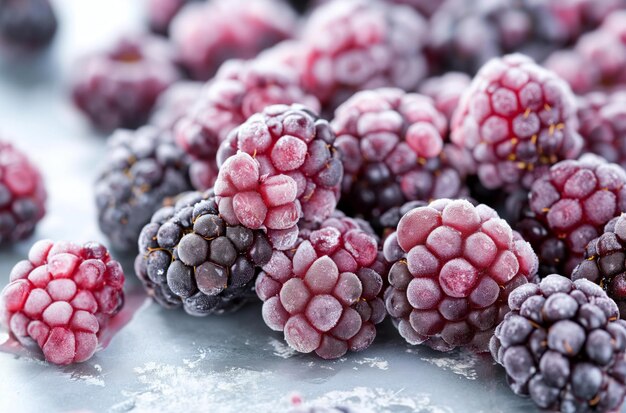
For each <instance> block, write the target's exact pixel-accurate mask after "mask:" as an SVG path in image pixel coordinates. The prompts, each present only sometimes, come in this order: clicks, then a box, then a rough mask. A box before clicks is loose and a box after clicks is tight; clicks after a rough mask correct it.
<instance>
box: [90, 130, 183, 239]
mask: <svg viewBox="0 0 626 413" xmlns="http://www.w3.org/2000/svg"><path fill="white" fill-rule="evenodd" d="M188 170H189V159H188V158H187V155H186V154H185V153H184V152H182V151H181V150H180V149H179V148H178V147H176V145H175V144H174V140H173V138H172V136H171V134H170V133H168V132H167V131H159V130H158V129H157V128H155V127H152V126H144V127H142V128H141V129H139V130H137V131H134V132H133V131H128V130H118V131H117V132H115V133H114V134H113V135H112V136H111V137H110V138H109V142H108V153H107V158H106V160H105V164H104V168H103V170H102V172H101V174H100V176H99V177H98V180H97V181H96V185H95V195H96V206H97V208H98V224H99V225H100V230H101V231H102V232H103V233H104V234H105V235H106V236H107V237H108V238H109V241H110V245H111V247H113V248H115V249H116V250H120V251H124V250H126V251H133V250H134V249H135V248H136V246H137V237H138V236H139V232H140V231H141V228H142V227H143V226H144V225H146V224H147V223H148V222H149V221H150V217H151V216H152V214H153V213H154V212H155V211H156V210H157V209H158V208H159V207H160V205H161V203H162V202H163V201H164V200H166V199H167V198H169V197H173V196H175V195H178V194H179V193H181V192H183V191H188V190H189V189H191V183H190V182H189V176H188Z"/></svg>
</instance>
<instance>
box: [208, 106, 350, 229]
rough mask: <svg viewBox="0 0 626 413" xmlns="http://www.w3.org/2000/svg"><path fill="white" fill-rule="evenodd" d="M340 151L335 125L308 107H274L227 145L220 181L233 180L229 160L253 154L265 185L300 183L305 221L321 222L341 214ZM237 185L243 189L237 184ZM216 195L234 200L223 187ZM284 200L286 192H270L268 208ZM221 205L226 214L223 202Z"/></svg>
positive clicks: (220, 155)
mask: <svg viewBox="0 0 626 413" xmlns="http://www.w3.org/2000/svg"><path fill="white" fill-rule="evenodd" d="M334 145H335V134H334V133H333V131H332V130H331V128H330V125H329V124H328V122H327V121H325V120H324V119H321V118H319V117H318V116H317V115H316V114H315V112H314V111H312V110H310V109H308V108H306V107H304V106H302V105H291V106H286V105H273V106H268V107H266V108H265V109H264V110H263V111H262V112H260V113H257V114H255V115H253V116H251V117H250V118H249V119H248V120H247V121H246V122H245V123H243V124H242V125H240V126H239V127H238V128H237V129H235V130H233V131H232V132H231V133H230V136H229V138H228V140H227V141H225V142H224V143H223V144H222V145H221V147H220V150H219V153H218V156H217V162H218V166H220V172H219V174H220V175H219V176H218V181H220V180H221V176H222V175H223V174H224V175H225V174H227V173H228V174H230V175H231V176H232V175H233V174H232V173H231V172H226V171H225V165H226V163H225V161H226V160H227V159H228V157H229V156H232V155H234V154H235V153H236V152H237V151H241V152H243V153H247V154H249V155H250V156H252V157H253V158H254V159H255V160H256V162H257V163H258V164H259V173H260V176H262V177H265V178H264V179H267V180H275V179H278V177H280V176H286V177H289V178H290V180H292V181H295V183H296V185H297V190H296V198H297V200H298V201H299V202H300V204H301V206H302V217H303V219H304V220H305V221H313V222H321V221H323V220H324V219H326V218H327V217H329V216H330V214H331V213H332V212H333V211H334V210H335V206H336V205H337V201H338V199H339V192H340V185H341V179H342V176H343V165H342V163H341V160H340V157H339V152H338V151H337V150H336V148H335V146H334ZM234 172H237V171H234ZM236 175H237V179H242V180H247V177H246V176H245V175H244V173H241V172H237V173H236ZM232 178H234V177H232ZM281 179H282V178H281ZM233 183H234V184H235V185H239V184H237V183H235V182H234V180H233ZM277 188H278V187H277ZM290 193H291V192H289V194H290ZM215 194H216V195H217V196H218V197H220V198H224V197H231V196H233V194H231V193H222V189H221V188H220V189H218V186H217V184H216V186H215ZM284 197H286V195H285V192H284V191H282V190H280V191H278V190H277V191H272V192H271V193H270V192H268V193H267V194H266V195H264V198H265V200H264V203H265V204H266V205H267V206H269V207H271V206H273V205H282V202H283V201H281V199H283V198H284ZM289 202H291V201H289ZM218 203H219V204H220V211H222V201H221V200H220V201H218ZM257 212H258V211H257Z"/></svg>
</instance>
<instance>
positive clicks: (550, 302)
mask: <svg viewBox="0 0 626 413" xmlns="http://www.w3.org/2000/svg"><path fill="white" fill-rule="evenodd" d="M509 307H510V308H511V312H510V313H508V314H507V315H506V316H505V318H504V320H503V321H502V322H501V323H500V324H499V325H498V327H497V328H496V331H495V335H494V337H493V338H492V339H491V343H490V350H491V354H492V355H493V358H494V359H495V360H496V361H497V362H498V363H499V364H501V365H502V366H503V367H504V369H505V370H506V373H507V378H508V381H509V384H510V386H511V389H512V390H513V391H514V392H515V393H516V394H518V395H524V396H530V398H531V400H532V401H533V402H534V403H535V404H537V405H538V406H539V407H540V408H542V409H547V410H549V411H560V412H581V413H582V412H588V413H593V412H597V413H600V412H614V411H617V410H618V409H619V406H620V405H621V404H622V401H623V399H624V394H625V393H626V384H625V383H626V323H625V322H624V321H622V320H617V321H615V320H616V319H617V318H618V317H619V310H618V308H617V305H615V302H614V301H613V300H611V299H610V298H609V297H607V295H606V294H605V293H604V291H602V289H601V288H600V287H599V286H597V285H596V284H594V283H592V282H590V281H588V280H577V281H574V282H572V281H571V280H569V279H567V278H565V277H562V276H560V275H556V274H553V275H550V276H548V277H546V278H544V279H543V280H542V281H541V283H540V284H539V285H537V284H526V285H522V286H520V287H518V288H516V289H515V290H513V292H511V294H510V295H509Z"/></svg>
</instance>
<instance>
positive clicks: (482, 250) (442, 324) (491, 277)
mask: <svg viewBox="0 0 626 413" xmlns="http://www.w3.org/2000/svg"><path fill="white" fill-rule="evenodd" d="M384 253H385V259H386V260H388V261H389V262H392V263H393V266H392V267H391V270H390V271H389V284H391V285H390V287H389V288H388V289H387V290H386V291H385V304H386V307H387V311H388V312H389V315H390V316H391V317H392V318H393V319H394V322H395V323H396V325H397V327H398V330H399V332H400V334H401V335H402V337H404V338H405V339H406V340H407V341H408V342H409V343H411V344H421V343H425V344H427V345H429V346H431V347H433V348H435V349H438V350H442V351H448V350H451V349H453V348H455V347H459V346H467V347H470V348H472V349H475V350H478V351H486V350H487V346H488V342H489V338H490V337H491V335H492V334H493V329H494V328H495V326H496V325H497V323H498V322H499V321H500V320H501V318H502V317H503V316H504V314H505V313H506V312H507V310H508V307H507V297H508V294H509V293H510V292H511V290H512V289H513V288H515V287H516V286H518V285H520V284H525V283H527V282H528V281H534V279H535V276H536V272H537V256H536V255H535V253H534V252H533V250H532V248H531V247H530V244H528V243H527V242H525V241H523V240H522V239H521V238H520V237H519V236H518V235H516V234H514V233H513V231H512V230H511V227H509V225H508V224H507V223H506V221H504V220H503V219H500V218H499V217H498V214H497V213H496V212H495V211H494V210H493V209H491V208H489V207H488V206H486V205H483V204H480V205H478V206H476V207H475V206H473V205H472V204H470V203H469V202H467V201H465V200H449V199H441V200H437V201H434V202H432V203H431V204H430V205H429V206H425V207H419V208H415V209H413V210H411V211H409V212H408V213H406V214H405V215H404V216H403V217H402V219H401V220H400V223H399V224H398V230H397V232H395V233H394V234H392V235H390V236H389V237H388V238H387V240H386V241H385V245H384Z"/></svg>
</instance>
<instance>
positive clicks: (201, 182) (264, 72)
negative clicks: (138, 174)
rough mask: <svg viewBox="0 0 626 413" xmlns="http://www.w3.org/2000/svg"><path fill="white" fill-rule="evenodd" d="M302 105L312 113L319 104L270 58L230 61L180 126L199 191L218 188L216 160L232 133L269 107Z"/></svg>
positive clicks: (293, 74) (285, 68)
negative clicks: (221, 147)
mask: <svg viewBox="0 0 626 413" xmlns="http://www.w3.org/2000/svg"><path fill="white" fill-rule="evenodd" d="M292 103H302V104H304V105H307V106H308V107H310V108H311V109H313V110H318V109H319V102H318V101H317V99H316V98H315V97H313V96H312V95H307V94H306V93H304V92H303V91H302V88H301V87H300V80H299V79H298V76H297V74H296V72H295V71H294V70H293V69H291V68H289V67H288V66H286V65H284V64H280V63H277V62H275V61H270V60H269V59H256V60H252V61H248V62H244V61H241V60H229V61H228V62H226V63H224V64H223V65H222V66H221V68H220V70H219V71H218V73H217V75H216V76H215V78H213V80H212V81H211V82H209V84H208V85H207V87H206V88H205V90H204V91H203V92H202V94H201V96H200V98H199V99H198V100H197V103H196V104H195V105H194V106H193V107H192V108H191V109H190V110H189V111H188V112H187V114H186V116H184V117H183V119H182V120H181V121H180V122H179V123H178V125H177V127H176V142H177V144H178V145H179V146H180V147H181V148H183V149H184V150H185V151H186V152H187V153H189V154H190V155H191V156H192V157H193V159H194V162H193V164H192V166H191V172H190V175H191V181H192V183H193V185H194V187H195V188H196V189H198V190H204V189H208V188H210V187H212V186H213V183H214V181H215V178H216V177H217V165H216V163H215V156H216V153H217V150H218V147H219V145H220V143H221V142H222V141H224V140H225V139H226V137H227V136H228V134H229V133H230V132H231V131H232V130H233V129H235V128H236V127H237V126H239V125H240V124H242V123H244V122H245V121H246V119H248V118H249V117H250V116H252V115H253V114H255V113H257V112H261V111H263V109H265V107H266V106H270V105H274V104H292Z"/></svg>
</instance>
